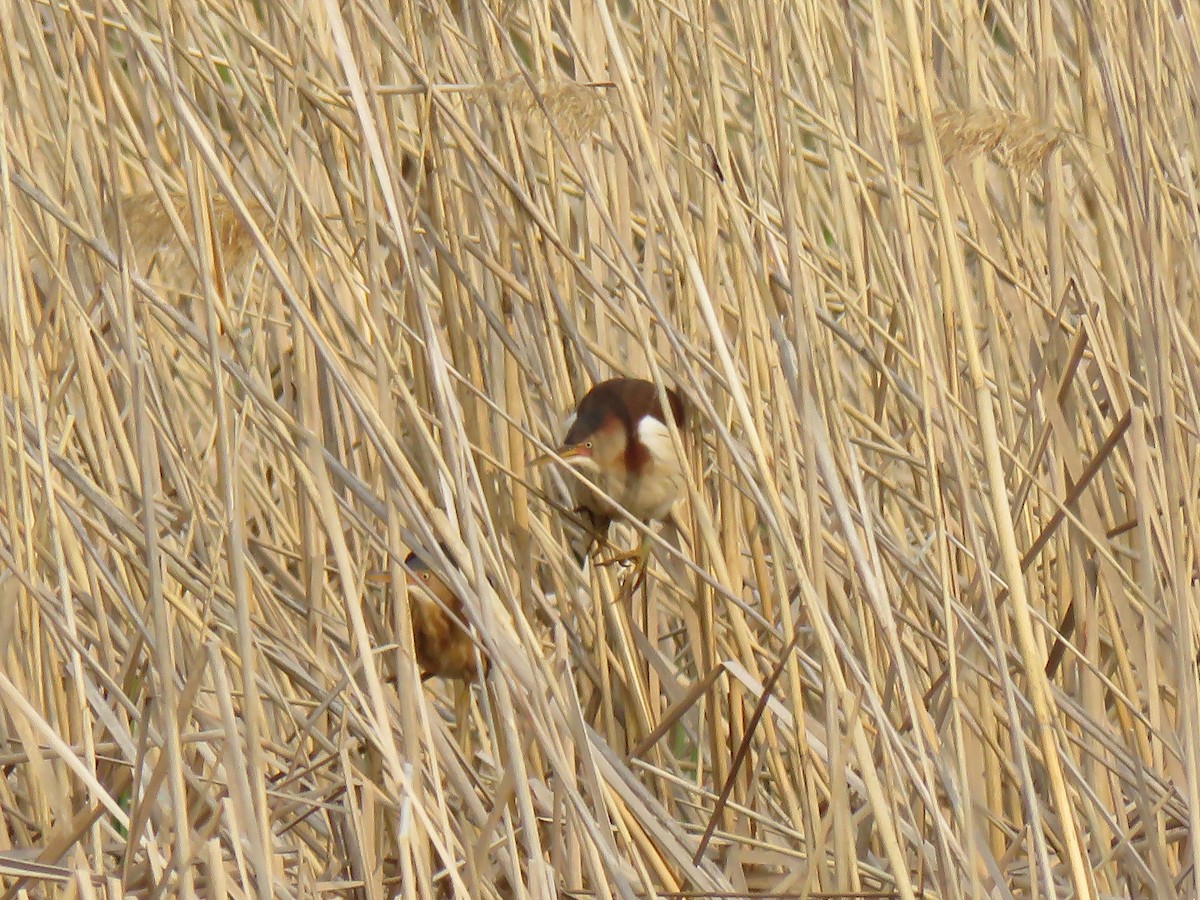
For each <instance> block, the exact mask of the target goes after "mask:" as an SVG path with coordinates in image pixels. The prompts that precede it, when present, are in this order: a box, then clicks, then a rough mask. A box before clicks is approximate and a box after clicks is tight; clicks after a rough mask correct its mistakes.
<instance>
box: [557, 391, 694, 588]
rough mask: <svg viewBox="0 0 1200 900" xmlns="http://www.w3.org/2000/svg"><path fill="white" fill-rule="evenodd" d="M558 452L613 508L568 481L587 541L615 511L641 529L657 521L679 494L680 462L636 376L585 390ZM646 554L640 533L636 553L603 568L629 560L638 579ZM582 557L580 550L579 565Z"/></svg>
mask: <svg viewBox="0 0 1200 900" xmlns="http://www.w3.org/2000/svg"><path fill="white" fill-rule="evenodd" d="M666 395H667V403H668V406H669V408H670V410H669V411H670V415H671V418H672V419H673V420H674V422H675V425H676V426H677V427H679V428H682V427H683V423H684V408H683V400H682V399H681V398H680V396H679V395H678V394H677V393H675V392H674V391H672V390H669V389H668V390H667V391H666ZM556 453H557V454H558V456H560V457H562V459H564V460H565V461H566V462H567V464H568V465H570V466H572V467H574V468H576V469H577V470H578V471H579V472H580V474H582V475H583V476H584V477H586V478H587V479H588V480H589V481H591V482H592V483H594V484H595V485H596V486H597V487H598V488H600V490H602V491H603V492H604V493H605V494H607V495H608V496H609V497H611V498H612V499H613V500H615V501H616V503H617V504H619V506H618V505H614V504H613V503H611V502H609V501H608V500H606V499H604V498H603V497H602V496H600V495H599V494H598V493H596V492H595V491H594V490H592V489H591V488H590V487H588V486H587V485H586V484H584V483H583V482H582V481H579V480H574V482H573V484H572V494H573V497H574V502H575V503H576V504H577V506H576V508H575V512H576V513H581V514H583V515H584V516H586V517H587V518H588V519H589V520H590V521H591V524H592V541H591V542H592V543H594V542H596V541H604V540H605V539H606V538H607V536H608V529H609V526H610V525H611V524H612V520H613V519H614V518H615V517H616V516H617V515H618V514H619V513H620V507H624V509H625V510H626V511H627V512H628V513H629V515H631V516H633V517H634V518H636V519H640V520H642V521H643V522H646V523H649V522H652V521H656V520H662V519H664V518H665V517H666V516H667V514H668V513H669V512H670V511H671V507H672V506H673V505H674V504H675V501H676V500H677V499H678V497H679V494H680V492H681V491H682V490H683V481H684V474H683V464H682V462H681V461H680V459H679V457H678V455H677V454H676V453H675V445H674V443H673V442H672V441H671V432H670V429H669V428H668V426H667V416H666V414H665V413H664V411H663V408H662V404H661V403H660V402H659V395H658V388H656V387H655V386H654V384H653V382H650V381H644V380H643V379H640V378H612V379H610V380H608V381H602V382H601V383H600V384H598V385H596V386H595V387H593V388H592V389H591V390H590V391H588V392H587V393H586V394H585V395H584V397H583V399H582V400H580V401H579V406H578V408H577V409H576V410H575V414H574V415H573V416H572V417H571V419H570V420H568V425H567V434H566V437H565V438H563V443H562V446H560V447H559V448H558V450H557V451H556ZM550 459H553V456H552V455H551V454H546V455H545V456H542V457H539V458H538V459H537V460H535V461H534V462H535V464H538V463H543V462H546V461H548V460H550ZM649 556H650V538H649V535H643V536H642V539H641V541H640V543H639V544H638V546H637V548H636V549H635V550H632V551H630V552H628V553H622V554H620V555H618V556H616V557H614V558H612V559H609V560H605V561H604V562H603V563H601V565H608V564H611V563H614V562H625V561H627V560H635V561H636V567H637V569H638V572H639V578H640V573H641V571H642V570H643V569H644V567H645V564H646V560H647V559H648V558H649ZM585 558H586V548H585V551H584V553H583V554H582V555H580V562H583V560H584V559H585Z"/></svg>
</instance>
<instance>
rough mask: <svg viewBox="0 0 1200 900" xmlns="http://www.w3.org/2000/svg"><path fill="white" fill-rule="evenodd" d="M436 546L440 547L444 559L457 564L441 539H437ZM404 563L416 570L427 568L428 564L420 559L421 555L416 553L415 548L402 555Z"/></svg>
mask: <svg viewBox="0 0 1200 900" xmlns="http://www.w3.org/2000/svg"><path fill="white" fill-rule="evenodd" d="M438 547H439V548H440V549H441V551H442V554H443V555H444V556H445V557H446V559H448V560H449V561H450V563H451V565H458V563H456V562H455V561H454V554H452V553H451V552H450V548H449V547H447V546H446V545H445V544H443V543H442V542H441V541H438ZM404 565H405V566H407V567H408V568H410V569H415V570H417V571H418V572H419V571H423V570H425V569H428V568H429V565H428V564H427V563H426V562H425V560H423V559H421V557H420V556H418V555H417V552H416V551H415V550H414V551H412V552H411V553H409V554H408V556H406V557H404Z"/></svg>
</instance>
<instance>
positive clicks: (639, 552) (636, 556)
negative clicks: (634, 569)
mask: <svg viewBox="0 0 1200 900" xmlns="http://www.w3.org/2000/svg"><path fill="white" fill-rule="evenodd" d="M649 549H650V548H649V547H648V546H647V547H646V549H645V551H643V549H642V547H640V546H639V547H635V548H634V549H633V550H626V551H625V552H624V553H618V554H617V555H616V556H610V557H609V558H608V559H601V560H597V561H596V565H597V566H618V565H620V566H623V565H625V564H626V563H635V564H637V565H639V566H644V565H645V564H646V559H647V558H648V557H649V555H650V554H649V552H647V551H649Z"/></svg>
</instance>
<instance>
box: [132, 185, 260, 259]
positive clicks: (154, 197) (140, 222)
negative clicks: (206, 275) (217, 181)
mask: <svg viewBox="0 0 1200 900" xmlns="http://www.w3.org/2000/svg"><path fill="white" fill-rule="evenodd" d="M210 197H211V202H212V212H211V215H212V221H213V231H214V233H215V234H216V236H217V240H218V241H219V242H220V250H221V259H222V260H223V261H224V264H225V269H226V273H227V274H229V275H233V274H236V273H238V272H240V270H241V268H242V266H244V265H245V264H246V263H247V262H248V261H249V260H250V258H251V255H252V251H253V250H254V241H253V240H252V239H251V237H250V232H249V231H248V230H247V229H246V226H245V223H244V222H243V221H242V219H241V216H239V215H238V212H237V210H235V209H234V208H233V205H232V204H231V203H230V202H229V200H228V199H227V198H226V197H225V196H223V195H222V194H219V193H215V192H214V193H212V194H210ZM167 198H168V199H169V200H170V203H171V206H172V207H173V210H174V213H175V215H176V216H177V217H178V219H179V223H180V224H181V225H182V227H183V229H184V236H181V235H180V234H179V231H178V229H177V228H176V226H175V224H174V223H173V222H172V220H171V214H170V212H168V210H167V208H166V207H165V206H163V203H162V200H161V199H160V198H159V196H158V194H157V193H155V192H154V190H153V189H150V188H147V189H145V190H140V191H136V192H134V193H131V194H129V195H128V196H127V197H126V198H125V201H124V205H125V222H126V224H127V226H128V228H129V237H130V239H131V240H132V241H133V249H134V253H135V254H136V255H137V256H138V258H139V259H140V260H141V261H142V263H143V264H149V263H150V262H151V261H153V262H154V263H155V268H156V270H157V271H158V272H160V273H161V272H171V273H175V274H176V275H178V274H179V273H183V272H187V271H188V269H189V267H188V266H187V265H186V262H185V261H186V258H187V257H186V254H185V253H184V249H183V246H184V245H183V243H182V241H185V240H187V238H186V235H187V234H188V232H190V230H191V227H192V212H191V200H190V199H189V198H188V195H187V193H186V192H184V191H180V190H173V189H171V190H168V191H167ZM244 199H246V205H247V207H248V208H249V209H250V212H251V215H253V216H254V217H255V220H256V222H257V224H258V226H259V227H260V228H265V227H266V225H267V215H266V213H265V211H264V210H263V209H262V207H261V206H259V205H258V204H257V203H255V202H254V201H253V200H251V199H250V198H244Z"/></svg>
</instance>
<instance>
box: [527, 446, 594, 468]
mask: <svg viewBox="0 0 1200 900" xmlns="http://www.w3.org/2000/svg"><path fill="white" fill-rule="evenodd" d="M555 454H558V456H559V457H560V458H562V459H567V460H571V459H581V458H585V457H588V456H591V451H589V450H588V448H587V447H585V446H583V444H576V445H575V446H573V447H559V448H558V449H557V450H555V451H554V453H543V454H542V455H541V456H539V457H538V458H537V459H535V460H533V461H532V462H531V463H530V465H531V466H541V465H545V464H546V463H548V462H550V460H552V459H554V456H555Z"/></svg>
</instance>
